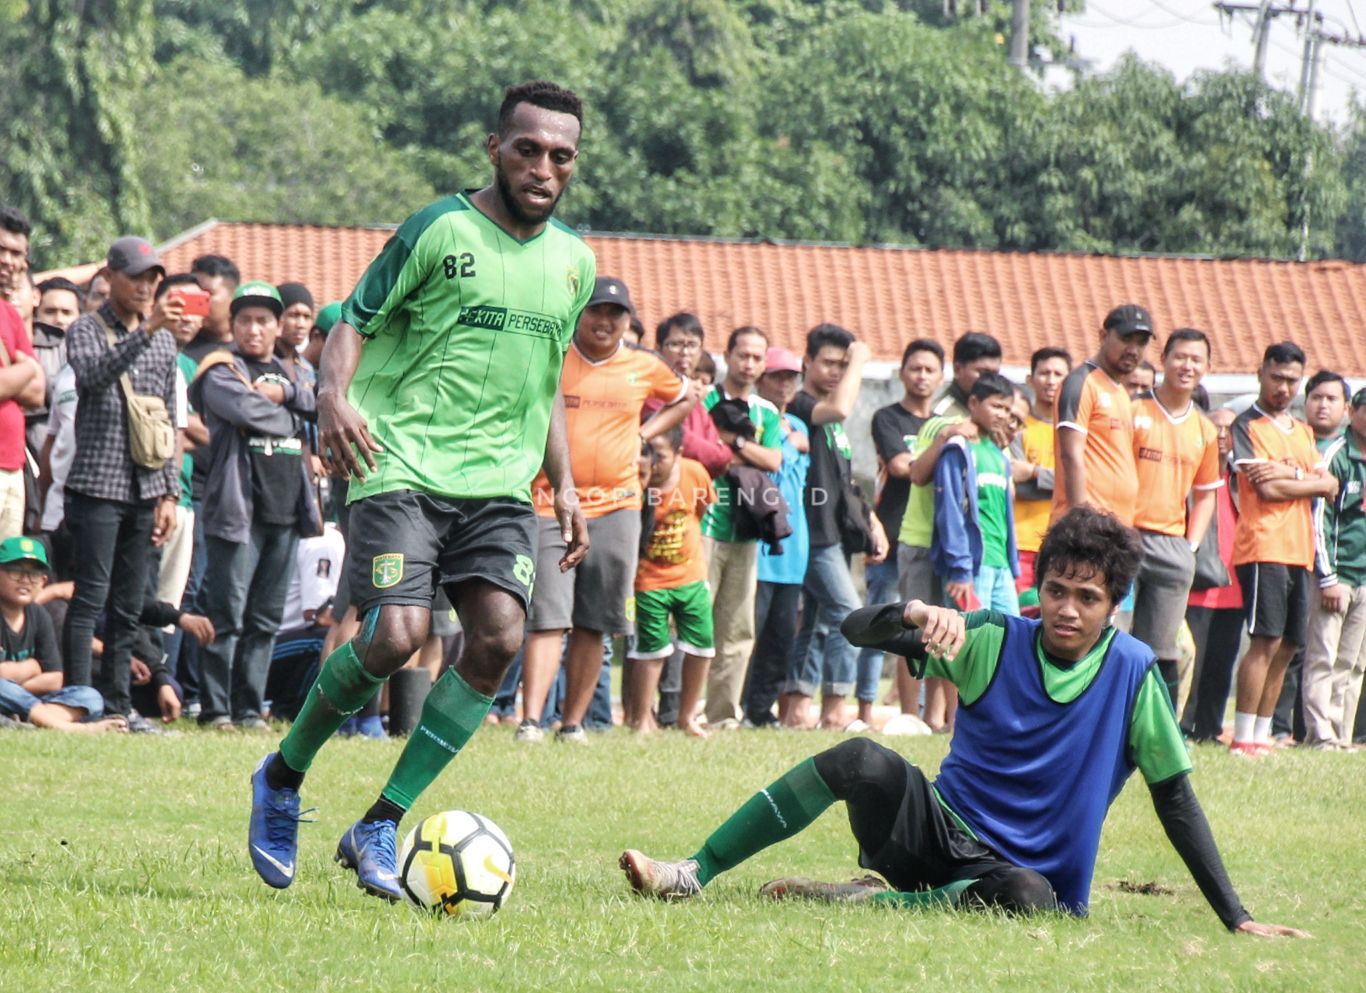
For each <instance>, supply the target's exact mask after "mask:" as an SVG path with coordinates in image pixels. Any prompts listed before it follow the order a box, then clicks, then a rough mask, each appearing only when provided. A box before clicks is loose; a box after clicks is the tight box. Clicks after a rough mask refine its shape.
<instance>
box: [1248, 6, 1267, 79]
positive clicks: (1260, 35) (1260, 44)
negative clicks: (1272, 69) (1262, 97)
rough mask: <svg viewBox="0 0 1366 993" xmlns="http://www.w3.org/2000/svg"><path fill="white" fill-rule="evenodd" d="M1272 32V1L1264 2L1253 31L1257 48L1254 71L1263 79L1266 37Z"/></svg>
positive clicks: (1258, 12)
mask: <svg viewBox="0 0 1366 993" xmlns="http://www.w3.org/2000/svg"><path fill="white" fill-rule="evenodd" d="M1270 32H1271V0H1262V8H1261V10H1259V11H1257V27H1256V28H1255V29H1254V30H1253V32H1252V33H1253V37H1254V38H1255V39H1256V48H1255V49H1254V50H1253V53H1252V71H1253V72H1254V73H1256V74H1257V78H1258V79H1262V78H1263V77H1264V75H1265V73H1266V36H1267V35H1268V34H1270Z"/></svg>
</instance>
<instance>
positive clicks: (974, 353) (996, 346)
mask: <svg viewBox="0 0 1366 993" xmlns="http://www.w3.org/2000/svg"><path fill="white" fill-rule="evenodd" d="M1000 357H1001V343H1000V342H999V341H997V340H996V339H995V338H993V337H992V336H991V335H989V334H983V333H982V332H981V331H969V332H968V333H967V334H965V335H963V336H962V337H961V338H959V339H958V340H957V341H955V342H954V343H953V364H954V365H967V364H968V363H969V362H976V361H977V360H978V359H999V358H1000Z"/></svg>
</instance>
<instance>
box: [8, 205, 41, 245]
mask: <svg viewBox="0 0 1366 993" xmlns="http://www.w3.org/2000/svg"><path fill="white" fill-rule="evenodd" d="M0 228H4V229H5V230H6V231H8V232H10V234H21V235H23V236H24V237H25V238H27V237H28V236H29V235H30V234H32V233H33V225H32V224H31V223H29V219H28V217H27V216H25V214H24V212H23V211H22V210H20V209H19V208H18V207H9V206H3V207H0Z"/></svg>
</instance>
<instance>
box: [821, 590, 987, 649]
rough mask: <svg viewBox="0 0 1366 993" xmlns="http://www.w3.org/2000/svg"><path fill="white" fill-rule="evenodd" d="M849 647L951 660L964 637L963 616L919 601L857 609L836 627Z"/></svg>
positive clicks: (954, 611) (961, 644)
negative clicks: (939, 656) (932, 656)
mask: <svg viewBox="0 0 1366 993" xmlns="http://www.w3.org/2000/svg"><path fill="white" fill-rule="evenodd" d="M840 632H841V633H842V634H843V635H844V636H845V637H846V638H847V639H849V643H850V644H851V645H856V646H858V647H859V648H880V649H881V650H882V651H884V652H890V653H891V654H893V655H905V656H906V657H908V658H912V657H914V658H924V656H925V655H926V654H934V655H943V656H945V657H946V658H953V657H955V656H956V655H957V654H958V652H959V651H960V650H961V649H962V647H963V642H964V640H965V639H966V637H967V632H966V626H965V624H964V621H963V615H962V614H960V613H959V612H958V611H956V610H950V609H949V608H947V607H931V606H929V605H928V604H926V603H923V602H922V601H920V600H911V601H908V602H906V603H883V604H874V605H872V606H868V607H860V608H859V609H858V610H855V611H853V612H852V613H850V614H849V616H848V617H846V618H845V619H844V622H843V623H842V624H841V625H840Z"/></svg>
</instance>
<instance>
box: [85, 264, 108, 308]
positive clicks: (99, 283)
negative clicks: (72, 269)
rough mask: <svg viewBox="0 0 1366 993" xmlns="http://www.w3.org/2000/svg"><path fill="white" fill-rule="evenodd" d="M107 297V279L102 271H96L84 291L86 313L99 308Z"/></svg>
mask: <svg viewBox="0 0 1366 993" xmlns="http://www.w3.org/2000/svg"><path fill="white" fill-rule="evenodd" d="M108 299H109V280H108V279H106V278H105V276H104V273H98V272H97V273H96V274H95V275H94V276H93V277H91V280H90V288H89V289H88V290H86V291H85V300H84V303H85V309H86V312H87V313H88V312H89V311H92V310H99V309H100V308H101V307H103V306H104V301H106V300H108Z"/></svg>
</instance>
